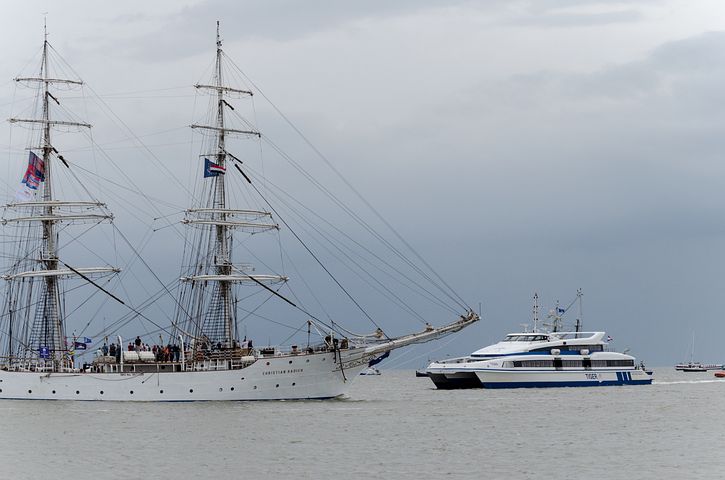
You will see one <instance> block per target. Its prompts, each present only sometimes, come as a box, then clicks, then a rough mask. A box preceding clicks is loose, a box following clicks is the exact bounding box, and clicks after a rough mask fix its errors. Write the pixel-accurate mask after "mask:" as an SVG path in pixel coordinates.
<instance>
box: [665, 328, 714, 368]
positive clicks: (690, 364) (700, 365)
mask: <svg viewBox="0 0 725 480" xmlns="http://www.w3.org/2000/svg"><path fill="white" fill-rule="evenodd" d="M694 357H695V335H694V334H693V335H692V347H691V348H690V361H689V362H682V363H678V364H677V365H675V370H678V371H680V372H707V371H708V370H722V369H723V368H725V366H724V365H722V364H717V363H704V364H703V363H701V362H695V361H693V358H694Z"/></svg>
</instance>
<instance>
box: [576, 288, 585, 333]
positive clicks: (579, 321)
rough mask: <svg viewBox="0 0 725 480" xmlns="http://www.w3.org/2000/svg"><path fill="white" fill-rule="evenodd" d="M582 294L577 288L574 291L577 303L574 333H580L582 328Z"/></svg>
mask: <svg viewBox="0 0 725 480" xmlns="http://www.w3.org/2000/svg"><path fill="white" fill-rule="evenodd" d="M583 296H584V294H583V293H582V289H581V288H578V289H577V291H576V299H577V300H578V301H579V315H577V317H576V332H577V333H578V332H581V328H582V297H583Z"/></svg>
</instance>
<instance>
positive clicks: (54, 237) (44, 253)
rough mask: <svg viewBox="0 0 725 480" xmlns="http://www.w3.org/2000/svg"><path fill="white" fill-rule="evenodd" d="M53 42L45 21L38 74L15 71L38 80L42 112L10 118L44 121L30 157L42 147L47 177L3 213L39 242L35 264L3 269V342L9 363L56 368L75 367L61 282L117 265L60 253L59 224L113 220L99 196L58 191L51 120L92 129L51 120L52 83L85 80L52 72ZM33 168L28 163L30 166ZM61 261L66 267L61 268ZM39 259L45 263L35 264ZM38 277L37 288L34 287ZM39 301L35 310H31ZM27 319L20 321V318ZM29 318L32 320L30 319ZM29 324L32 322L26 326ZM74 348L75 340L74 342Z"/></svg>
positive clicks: (111, 270) (64, 124) (114, 270)
mask: <svg viewBox="0 0 725 480" xmlns="http://www.w3.org/2000/svg"><path fill="white" fill-rule="evenodd" d="M49 48H51V47H50V44H49V42H48V32H47V27H46V26H44V39H43V49H42V59H41V66H40V74H39V75H38V76H37V77H17V78H15V79H14V80H15V81H16V82H22V83H27V84H39V95H41V96H42V98H41V112H40V113H41V115H40V118H10V119H9V120H8V121H9V122H10V123H19V124H28V125H31V126H38V125H39V126H40V130H41V134H40V139H39V140H40V142H39V145H37V146H31V147H30V148H29V150H30V152H31V153H30V155H31V158H34V156H35V154H34V153H33V150H40V151H42V164H41V165H42V168H41V169H40V171H41V172H42V174H43V177H42V178H41V179H40V183H39V185H38V186H37V188H39V189H41V191H42V194H41V195H39V196H40V198H41V199H42V200H41V201H37V199H36V198H37V196H36V195H35V194H31V193H29V192H30V190H28V189H27V188H28V187H27V185H26V187H25V189H26V192H28V193H26V195H28V197H26V198H22V199H20V198H19V199H17V201H16V202H13V203H9V204H7V205H5V209H6V211H10V212H19V213H16V214H15V215H10V216H4V217H3V219H2V224H3V225H8V224H10V225H13V224H14V225H18V226H19V225H28V228H27V229H26V230H24V231H25V232H27V233H28V234H29V232H30V231H31V228H32V227H31V226H32V225H38V224H39V225H40V231H41V234H40V246H39V247H40V248H38V249H37V250H36V252H37V255H38V256H37V259H35V260H32V261H31V268H30V269H27V270H25V269H24V268H23V266H27V265H23V264H24V263H26V262H23V261H22V260H18V261H16V262H15V263H14V264H13V265H12V266H11V268H10V271H8V272H6V273H5V274H4V275H2V279H3V280H6V281H7V282H8V289H7V290H8V311H7V314H8V331H7V332H6V333H7V342H5V345H4V346H5V355H4V356H5V359H4V360H5V362H3V363H6V364H7V365H8V366H10V367H11V368H26V367H30V366H32V367H33V368H36V367H37V366H38V364H39V363H42V364H44V366H45V367H46V368H50V369H52V370H62V369H66V368H73V359H72V357H71V356H70V355H69V345H68V338H67V335H66V324H65V316H64V311H63V310H64V309H63V307H64V303H65V302H64V301H63V296H62V293H61V288H60V280H61V279H62V278H63V277H73V276H78V277H81V278H83V279H84V280H86V281H87V280H89V278H88V276H93V275H95V274H107V273H117V272H119V271H120V270H119V269H117V268H115V267H91V268H74V267H72V266H69V265H67V264H66V263H65V262H63V261H62V260H61V259H60V258H59V255H58V249H59V246H58V245H59V243H58V240H59V238H58V228H57V224H59V223H62V222H84V221H90V222H101V221H104V220H108V221H111V220H112V219H113V216H112V215H111V214H110V213H109V212H108V211H107V210H106V206H105V205H104V204H102V203H100V202H97V201H70V202H66V201H61V200H58V199H56V197H55V194H54V180H53V179H54V174H53V171H54V169H55V159H54V155H53V154H55V157H57V158H58V159H60V160H61V161H62V162H63V163H64V164H65V165H66V167H68V164H67V163H66V161H65V159H63V157H62V156H61V155H60V154H59V152H58V150H57V149H56V148H55V147H54V146H53V144H52V141H51V140H52V139H51V130H52V127H53V126H61V127H63V128H74V127H75V128H83V129H90V128H91V125H90V124H88V123H82V122H74V121H62V120H53V119H52V118H51V100H53V102H55V103H56V104H58V105H60V101H59V100H58V98H57V97H56V96H54V95H53V93H51V85H55V84H64V85H66V86H74V85H75V86H81V85H83V82H82V81H81V80H73V79H65V78H53V77H51V75H50V72H49V65H48V57H49V53H50V52H49ZM29 168H30V167H29ZM61 263H62V264H63V268H60V265H61ZM32 264H35V265H39V266H40V267H41V268H40V269H38V268H37V267H35V266H33V265H32ZM35 279H40V281H41V284H40V286H39V287H38V288H35V287H34V285H33V284H34V281H35ZM33 305H34V306H35V311H34V314H33V315H32V319H31V315H30V314H29V312H30V311H31V310H32V307H33ZM23 321H24V322H25V323H26V324H25V325H22V324H21V323H22V322H23ZM27 323H32V325H28V324H27ZM28 327H30V328H28ZM71 348H72V346H71Z"/></svg>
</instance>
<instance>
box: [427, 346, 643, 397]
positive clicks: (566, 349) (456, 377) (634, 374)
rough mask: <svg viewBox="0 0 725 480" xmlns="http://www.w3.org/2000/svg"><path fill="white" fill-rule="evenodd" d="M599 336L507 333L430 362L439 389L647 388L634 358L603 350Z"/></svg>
mask: <svg viewBox="0 0 725 480" xmlns="http://www.w3.org/2000/svg"><path fill="white" fill-rule="evenodd" d="M605 336H606V334H605V332H552V333H541V332H534V333H510V334H508V335H507V336H506V337H505V338H504V339H503V340H502V341H500V342H498V343H496V344H493V345H489V346H487V347H484V348H482V349H480V350H477V351H475V352H473V353H472V354H470V355H469V356H466V357H460V358H453V359H448V360H442V361H438V362H433V363H431V364H430V365H429V366H428V368H427V369H426V372H427V373H428V377H430V379H431V380H432V381H433V383H435V385H436V387H437V388H439V389H456V388H523V387H599V386H612V385H649V384H651V383H652V375H651V373H650V372H647V371H645V369H644V368H642V367H639V366H637V364H636V361H635V358H634V357H633V356H631V355H627V354H624V353H619V352H613V351H609V350H608V342H607V341H606V340H605Z"/></svg>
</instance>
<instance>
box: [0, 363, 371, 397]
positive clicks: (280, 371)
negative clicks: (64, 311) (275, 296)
mask: <svg viewBox="0 0 725 480" xmlns="http://www.w3.org/2000/svg"><path fill="white" fill-rule="evenodd" d="M343 355H344V356H343V368H342V370H341V369H340V362H339V361H336V358H335V354H333V353H332V352H325V353H319V354H310V355H300V356H283V357H269V358H259V359H258V360H257V361H256V362H254V363H253V364H251V365H250V366H248V367H246V368H242V369H235V370H219V371H199V372H192V371H187V372H173V373H172V372H168V373H166V372H163V373H157V372H153V373H148V372H143V373H141V372H123V373H80V372H79V373H55V372H53V373H38V372H14V371H0V399H19V400H98V401H140V402H188V401H209V400H296V399H324V398H334V397H339V396H340V395H343V394H344V393H345V391H346V390H347V388H348V387H349V385H350V382H351V381H352V380H353V379H354V378H356V377H357V376H358V374H359V373H360V371H361V370H362V369H364V368H366V367H367V361H368V360H369V358H370V355H365V354H364V352H363V351H360V352H359V353H358V352H355V351H352V352H348V353H347V354H345V353H343Z"/></svg>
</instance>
